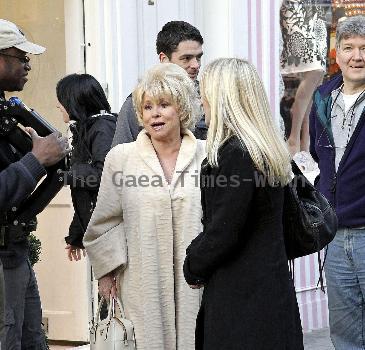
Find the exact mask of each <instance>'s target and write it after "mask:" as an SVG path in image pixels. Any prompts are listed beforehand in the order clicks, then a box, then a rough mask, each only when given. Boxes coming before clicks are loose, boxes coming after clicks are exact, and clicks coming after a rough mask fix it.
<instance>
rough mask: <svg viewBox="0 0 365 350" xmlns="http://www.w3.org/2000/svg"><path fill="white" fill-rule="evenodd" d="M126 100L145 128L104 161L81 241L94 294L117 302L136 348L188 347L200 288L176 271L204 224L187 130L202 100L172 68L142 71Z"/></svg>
mask: <svg viewBox="0 0 365 350" xmlns="http://www.w3.org/2000/svg"><path fill="white" fill-rule="evenodd" d="M133 101H134V105H135V108H136V111H137V115H138V118H139V121H140V122H141V124H142V125H143V126H144V130H142V131H141V132H140V134H139V135H138V137H137V140H136V141H135V142H132V143H128V144H121V145H118V146H116V147H114V148H113V149H112V150H111V151H110V152H109V154H108V155H107V157H106V160H105V165H104V171H103V175H102V180H101V186H100V190H99V195H98V200H97V205H96V208H95V210H94V213H93V215H92V217H91V220H90V223H89V226H88V229H87V231H86V234H85V238H84V245H85V248H86V251H87V253H88V255H89V258H90V261H91V264H92V266H93V268H94V273H95V277H96V278H97V279H98V280H99V292H100V293H101V294H102V295H103V296H105V297H109V295H110V294H112V295H115V294H116V293H118V294H119V295H120V296H121V298H122V301H123V303H124V307H125V311H126V315H127V317H128V318H129V319H130V320H132V322H133V323H134V327H135V334H136V341H137V347H138V349H139V350H142V349H146V350H147V349H148V350H153V349H155V350H174V349H177V350H193V349H194V328H195V318H196V315H197V311H198V309H199V291H197V290H191V289H189V287H188V286H187V285H186V284H185V283H184V276H183V273H182V266H183V261H184V257H185V249H186V247H187V246H188V245H189V243H190V241H191V240H192V239H193V238H194V237H195V236H196V235H197V233H198V232H199V231H200V228H201V227H200V226H201V205H200V190H199V185H198V178H199V169H200V164H201V161H202V159H203V158H204V154H205V151H204V143H203V141H200V140H196V139H195V137H194V136H193V134H192V133H191V132H190V130H189V127H190V126H192V125H194V122H195V120H194V119H195V116H196V115H197V113H198V112H199V111H198V109H199V102H198V100H197V95H196V91H195V87H194V85H193V83H192V81H191V79H190V78H189V76H188V75H187V73H186V72H185V71H184V70H183V69H182V68H180V67H179V66H177V65H174V64H170V63H165V64H159V65H157V66H155V67H153V68H152V69H151V70H149V71H148V72H147V73H146V75H145V76H144V78H143V79H142V81H141V82H140V83H139V84H138V86H137V88H136V89H135V91H134V92H133ZM126 256H127V259H126ZM116 276H117V277H118V278H117V281H118V282H117V284H116V283H115V277H116ZM116 290H117V291H116Z"/></svg>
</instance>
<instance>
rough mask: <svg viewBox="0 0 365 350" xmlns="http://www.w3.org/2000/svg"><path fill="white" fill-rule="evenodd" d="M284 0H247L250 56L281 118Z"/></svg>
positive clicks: (276, 116) (273, 110) (273, 107)
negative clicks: (280, 20)
mask: <svg viewBox="0 0 365 350" xmlns="http://www.w3.org/2000/svg"><path fill="white" fill-rule="evenodd" d="M280 4H281V0H246V1H245V6H246V11H247V21H246V26H247V33H248V34H247V44H246V50H247V51H246V52H247V58H248V60H249V61H250V62H252V63H253V64H254V65H255V66H256V68H257V71H258V73H259V74H260V76H261V78H262V80H263V82H264V85H265V88H266V91H267V94H268V97H269V102H270V106H271V110H272V113H273V115H274V118H275V120H279V102H280V101H279V74H280V73H279V37H280V27H279V8H280Z"/></svg>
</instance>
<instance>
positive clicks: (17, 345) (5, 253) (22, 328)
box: [0, 19, 68, 350]
mask: <svg viewBox="0 0 365 350" xmlns="http://www.w3.org/2000/svg"><path fill="white" fill-rule="evenodd" d="M44 50H45V48H43V47H42V46H39V45H36V44H33V43H31V42H29V41H28V40H27V39H26V38H25V36H24V34H23V33H22V32H21V31H20V30H19V28H18V27H17V26H16V25H15V24H14V23H12V22H9V21H6V20H3V19H0V103H3V104H5V102H6V100H5V94H4V91H21V90H23V87H24V85H25V83H26V82H27V80H28V79H27V75H28V72H29V71H30V70H31V66H30V63H29V61H30V59H29V57H28V56H27V55H26V54H27V53H30V54H35V55H38V54H41V53H43V52H44ZM7 118H8V117H7V116H6V115H5V114H4V113H3V115H2V110H1V109H0V266H1V263H2V265H3V268H4V270H3V273H4V277H2V276H1V277H0V332H1V333H2V334H1V349H4V350H20V349H34V350H39V349H41V350H45V349H47V346H46V343H45V339H44V334H43V331H42V329H41V324H42V310H41V303H40V298H39V292H38V287H37V281H36V278H35V275H34V271H33V269H32V267H31V265H30V262H29V256H28V246H29V244H28V235H29V233H30V232H31V231H34V230H35V227H36V218H35V215H37V214H38V213H39V212H40V211H42V210H43V209H44V207H45V206H46V205H47V204H48V202H49V201H50V200H51V199H52V198H53V197H54V195H55V194H56V193H57V192H58V191H59V190H60V189H61V187H62V183H61V184H59V183H58V176H53V177H51V176H48V172H47V169H46V168H47V167H49V166H51V165H54V164H56V163H58V162H59V161H60V160H61V159H62V158H64V157H65V155H66V153H67V152H68V143H67V138H65V137H62V136H61V135H60V134H59V133H53V134H51V135H49V136H47V137H39V136H38V135H37V133H36V131H35V130H33V129H31V128H28V129H27V130H28V132H29V133H30V136H31V138H32V143H33V148H32V150H31V151H30V152H28V153H26V154H25V155H24V154H20V152H19V151H18V148H17V147H16V146H17V145H16V144H15V141H14V140H12V142H10V138H9V135H10V131H7V128H4V127H3V126H4V125H7ZM22 136H23V137H25V136H24V135H22ZM20 141H21V140H20ZM55 175H57V174H55ZM44 176H47V177H46V179H45V180H44V181H43V182H42V183H41V184H40V186H39V187H38V189H37V190H35V188H36V186H37V184H38V182H39V181H40V180H41V179H42V178H43V177H44ZM4 281H5V288H3V282H4ZM4 292H5V327H4V309H3V301H4Z"/></svg>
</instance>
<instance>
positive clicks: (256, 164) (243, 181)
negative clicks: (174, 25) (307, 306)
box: [184, 58, 303, 350]
mask: <svg viewBox="0 0 365 350" xmlns="http://www.w3.org/2000/svg"><path fill="white" fill-rule="evenodd" d="M200 92H201V96H202V99H203V106H204V111H205V117H206V122H207V124H208V125H209V129H208V138H207V159H206V160H205V161H204V162H203V165H202V172H201V179H202V181H201V191H202V197H201V198H202V207H203V223H204V229H203V232H202V233H201V234H200V235H199V236H198V237H197V238H195V240H193V242H192V243H191V245H190V246H189V247H188V249H187V257H186V261H185V265H184V272H185V277H186V280H187V282H188V283H189V284H190V285H192V287H194V288H195V287H197V286H199V285H201V284H203V285H204V296H203V300H202V307H201V311H200V312H199V317H198V321H197V331H196V336H197V346H196V349H203V350H222V349H237V350H238V349H245V350H268V349H270V350H282V349H286V350H300V349H303V341H302V330H301V324H300V318H299V311H298V305H297V302H296V296H295V291H294V286H293V282H292V280H291V278H290V274H289V271H288V261H287V257H286V252H285V245H284V239H283V225H282V217H283V200H284V189H283V187H282V185H285V184H287V183H288V182H289V180H290V169H291V168H290V155H289V152H288V150H287V148H286V145H285V143H284V141H283V140H282V139H281V137H280V135H279V133H278V131H277V130H276V127H275V125H274V122H273V120H272V117H271V114H270V109H269V104H268V100H267V97H266V94H265V91H264V88H263V85H262V82H261V80H260V78H259V76H258V74H257V72H256V70H255V68H254V67H253V66H252V65H251V64H249V63H248V62H247V61H245V60H240V59H235V58H227V59H219V60H216V61H214V62H212V63H211V64H209V65H208V66H207V67H206V69H205V70H204V72H203V76H202V81H201V84H200Z"/></svg>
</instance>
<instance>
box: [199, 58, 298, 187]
mask: <svg viewBox="0 0 365 350" xmlns="http://www.w3.org/2000/svg"><path fill="white" fill-rule="evenodd" d="M200 91H201V96H202V98H204V99H205V100H206V101H207V102H208V104H209V105H210V114H211V119H210V125H209V129H208V136H207V159H208V163H209V164H210V165H211V166H218V150H219V148H220V146H221V145H222V144H223V143H224V142H225V141H226V140H228V139H229V138H230V137H231V136H234V135H236V136H237V137H238V139H239V140H240V142H241V144H242V145H243V147H245V148H246V149H247V151H248V152H249V154H250V156H251V158H252V160H253V163H254V165H255V167H256V169H257V170H259V171H260V172H262V173H263V174H264V175H266V177H267V179H268V181H269V183H270V184H272V185H274V184H278V183H280V184H282V185H284V184H287V183H288V182H289V180H290V169H291V168H290V159H291V157H290V154H289V151H288V149H287V147H286V145H285V142H284V140H283V139H282V138H281V136H280V134H279V132H278V129H277V127H276V126H275V124H274V122H273V118H272V116H271V113H270V109H269V103H268V99H267V96H266V93H265V90H264V87H263V84H262V82H261V80H260V78H259V76H258V74H257V72H256V69H255V68H254V67H253V66H252V65H251V64H250V63H249V62H247V61H246V60H243V59H237V58H221V59H217V60H215V61H213V62H211V63H210V64H209V65H208V66H207V67H206V68H205V69H204V72H203V74H202V78H201V83H200Z"/></svg>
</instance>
